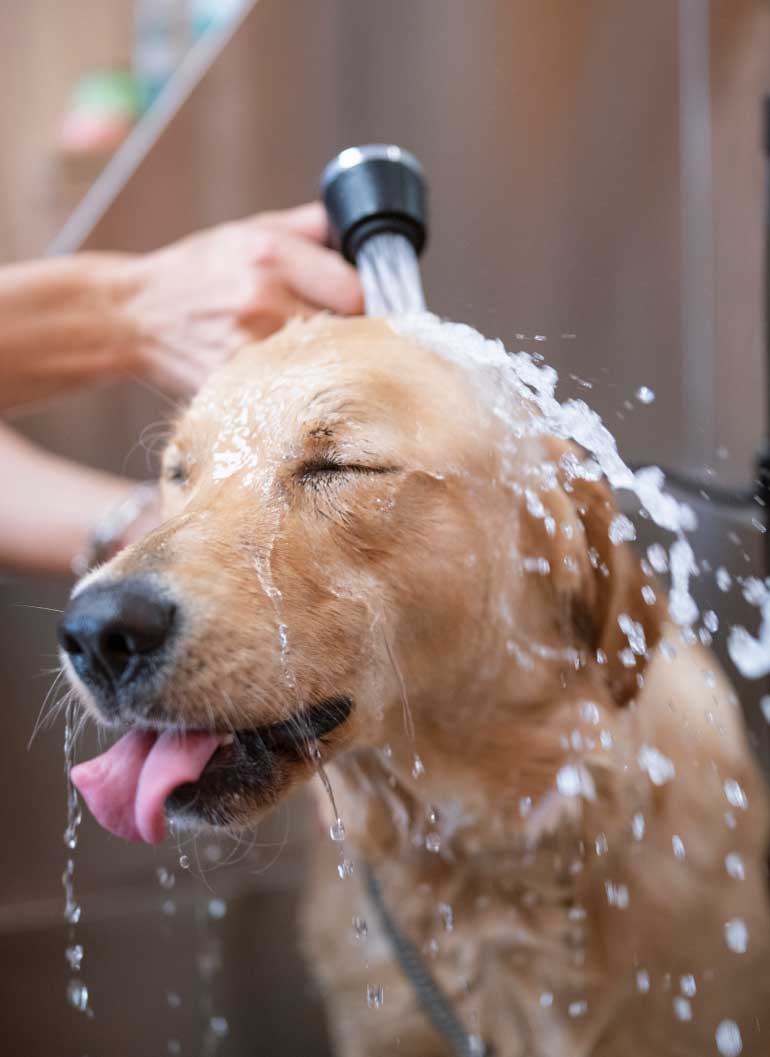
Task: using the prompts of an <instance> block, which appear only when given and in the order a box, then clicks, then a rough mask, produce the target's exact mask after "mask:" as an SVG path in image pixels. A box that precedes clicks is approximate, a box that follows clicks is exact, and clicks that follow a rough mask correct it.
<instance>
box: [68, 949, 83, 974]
mask: <svg viewBox="0 0 770 1057" xmlns="http://www.w3.org/2000/svg"><path fill="white" fill-rule="evenodd" d="M64 957H65V958H66V960H67V965H69V967H70V969H72V971H73V972H74V973H77V972H80V966H81V965H82V964H83V947H82V946H81V944H79V943H73V944H72V946H70V947H67V949H66V950H65V952H64Z"/></svg>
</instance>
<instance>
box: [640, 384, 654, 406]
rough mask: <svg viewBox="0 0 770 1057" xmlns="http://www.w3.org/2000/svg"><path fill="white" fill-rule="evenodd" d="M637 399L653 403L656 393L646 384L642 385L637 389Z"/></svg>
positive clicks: (644, 402)
mask: <svg viewBox="0 0 770 1057" xmlns="http://www.w3.org/2000/svg"><path fill="white" fill-rule="evenodd" d="M636 399H637V400H638V401H639V403H640V404H651V403H652V402H653V400H654V399H655V393H654V392H653V391H652V389H649V388H648V387H647V386H646V385H641V386H639V388H638V389H637V390H636Z"/></svg>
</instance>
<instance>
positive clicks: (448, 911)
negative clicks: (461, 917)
mask: <svg viewBox="0 0 770 1057" xmlns="http://www.w3.org/2000/svg"><path fill="white" fill-rule="evenodd" d="M438 916H439V917H440V918H441V924H442V925H443V926H444V931H445V932H451V931H452V929H453V928H454V919H453V916H452V908H451V906H450V905H449V903H439V905H438Z"/></svg>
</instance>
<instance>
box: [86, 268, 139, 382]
mask: <svg viewBox="0 0 770 1057" xmlns="http://www.w3.org/2000/svg"><path fill="white" fill-rule="evenodd" d="M82 263H83V266H84V267H86V268H87V269H88V270H89V272H90V277H89V278H90V286H91V288H92V289H93V290H94V291H95V293H96V296H97V297H98V298H99V300H100V304H101V307H102V311H103V314H104V317H105V318H106V320H107V326H106V333H107V337H106V340H105V350H104V360H105V367H106V373H107V374H109V375H112V376H115V377H121V376H125V375H127V374H131V375H137V374H138V375H140V376H143V375H144V374H145V373H146V368H145V363H146V356H145V346H146V343H147V342H146V336H145V333H144V331H143V328H142V326H141V320H140V319H139V317H138V314H137V312H136V308H135V306H136V303H137V300H138V298H139V296H140V295H141V293H142V291H143V290H144V289H145V287H146V285H147V283H148V281H149V280H148V276H147V271H148V269H147V267H146V259H145V256H144V255H141V254H122V253H114V254H113V253H109V254H108V253H99V254H93V255H92V254H84V255H83V257H82Z"/></svg>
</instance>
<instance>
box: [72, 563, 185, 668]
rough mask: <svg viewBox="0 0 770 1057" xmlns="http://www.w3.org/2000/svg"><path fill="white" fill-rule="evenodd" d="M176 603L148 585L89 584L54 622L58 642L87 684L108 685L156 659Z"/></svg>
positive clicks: (172, 618)
mask: <svg viewBox="0 0 770 1057" xmlns="http://www.w3.org/2000/svg"><path fill="white" fill-rule="evenodd" d="M175 612H176V607H175V606H174V605H173V604H172V603H171V602H169V601H168V600H167V599H165V598H163V597H162V596H161V595H160V594H159V593H158V591H157V590H156V589H155V588H154V587H153V586H152V584H149V583H147V584H145V583H142V582H137V581H125V582H124V583H120V582H118V583H106V584H98V583H97V584H94V585H93V586H92V587H87V588H86V589H85V590H84V591H82V592H81V593H80V594H79V595H76V596H75V598H73V599H72V601H71V602H70V604H69V605H68V606H67V608H66V609H65V611H64V616H63V617H62V620H61V623H60V624H59V645H60V646H61V647H62V649H63V650H65V651H66V653H67V654H68V656H69V659H70V661H71V663H72V666H73V668H74V669H75V671H76V672H77V674H78V675H79V676H80V678H81V679H83V680H84V681H85V682H87V683H94V682H96V683H100V682H104V681H105V679H106V680H107V681H108V682H109V683H111V684H112V685H113V686H115V685H117V684H118V683H119V682H120V681H121V680H122V679H123V678H124V677H127V678H131V677H133V675H134V674H136V672H137V670H138V669H139V668H140V667H141V666H142V665H143V664H145V663H146V662H147V661H149V660H152V659H156V655H157V653H158V651H159V650H160V649H161V647H162V646H164V645H165V644H166V642H167V641H168V638H169V635H170V633H171V630H172V628H173V625H174V616H175Z"/></svg>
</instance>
